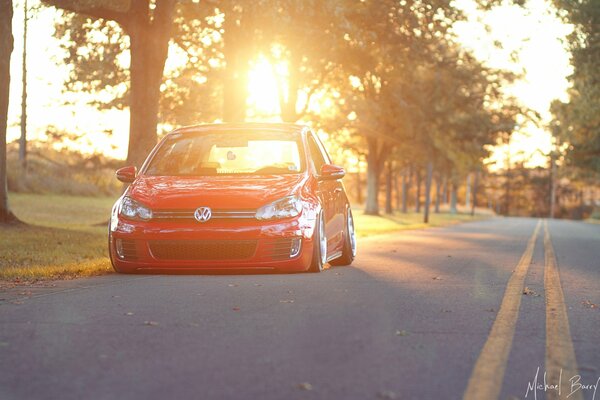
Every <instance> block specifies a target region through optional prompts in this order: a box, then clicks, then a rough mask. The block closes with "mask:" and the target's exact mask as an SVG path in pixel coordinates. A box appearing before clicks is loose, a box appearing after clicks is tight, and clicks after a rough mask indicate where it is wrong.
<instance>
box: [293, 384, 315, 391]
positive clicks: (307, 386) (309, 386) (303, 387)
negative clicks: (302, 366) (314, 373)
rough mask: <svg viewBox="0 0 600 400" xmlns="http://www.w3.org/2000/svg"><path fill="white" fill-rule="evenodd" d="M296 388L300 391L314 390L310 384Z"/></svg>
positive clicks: (298, 385) (299, 385)
mask: <svg viewBox="0 0 600 400" xmlns="http://www.w3.org/2000/svg"><path fill="white" fill-rule="evenodd" d="M296 387H297V388H298V389H300V390H313V385H311V384H310V383H308V382H303V383H299V384H297V385H296Z"/></svg>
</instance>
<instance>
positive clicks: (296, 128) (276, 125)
mask: <svg viewBox="0 0 600 400" xmlns="http://www.w3.org/2000/svg"><path fill="white" fill-rule="evenodd" d="M240 130H268V131H285V132H290V133H291V132H306V131H310V127H308V126H306V125H300V124H293V123H286V122H244V123H216V124H200V125H190V126H183V127H181V128H177V129H175V130H174V131H172V132H171V133H188V132H202V131H240Z"/></svg>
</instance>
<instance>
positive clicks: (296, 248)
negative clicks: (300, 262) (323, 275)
mask: <svg viewBox="0 0 600 400" xmlns="http://www.w3.org/2000/svg"><path fill="white" fill-rule="evenodd" d="M301 248H302V239H301V238H294V239H292V248H291V249H290V258H293V257H296V256H297V255H298V254H300V249H301Z"/></svg>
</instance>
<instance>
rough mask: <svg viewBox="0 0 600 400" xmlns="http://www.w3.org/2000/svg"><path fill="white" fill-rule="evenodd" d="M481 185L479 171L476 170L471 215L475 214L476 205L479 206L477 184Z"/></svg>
mask: <svg viewBox="0 0 600 400" xmlns="http://www.w3.org/2000/svg"><path fill="white" fill-rule="evenodd" d="M478 185H479V172H478V171H477V172H475V173H474V176H473V201H472V205H471V216H472V217H474V216H475V207H477V186H478Z"/></svg>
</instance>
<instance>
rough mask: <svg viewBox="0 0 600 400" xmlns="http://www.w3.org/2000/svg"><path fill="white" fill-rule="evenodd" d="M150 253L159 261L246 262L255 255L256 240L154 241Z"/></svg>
mask: <svg viewBox="0 0 600 400" xmlns="http://www.w3.org/2000/svg"><path fill="white" fill-rule="evenodd" d="M148 245H149V247H150V252H151V253H152V255H153V256H154V258H156V259H159V260H208V261H216V260H244V259H247V258H250V257H252V256H253V255H254V252H255V251H256V245H257V241H256V240H193V241H180V240H179V241H176V240H173V241H166V240H165V241H152V242H149V243H148Z"/></svg>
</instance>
